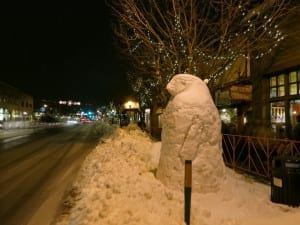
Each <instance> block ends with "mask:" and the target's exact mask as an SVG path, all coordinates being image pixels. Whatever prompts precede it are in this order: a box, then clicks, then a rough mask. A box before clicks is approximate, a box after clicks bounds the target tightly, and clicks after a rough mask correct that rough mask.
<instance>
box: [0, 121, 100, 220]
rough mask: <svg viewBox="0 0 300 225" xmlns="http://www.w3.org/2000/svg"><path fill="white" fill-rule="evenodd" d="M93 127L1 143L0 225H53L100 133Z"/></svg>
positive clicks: (41, 133)
mask: <svg viewBox="0 0 300 225" xmlns="http://www.w3.org/2000/svg"><path fill="white" fill-rule="evenodd" d="M94 126H95V125H94V124H89V125H76V126H72V127H60V128H52V129H47V130H43V131H39V132H38V133H35V134H31V135H30V136H26V135H24V136H23V137H21V138H19V139H18V138H17V139H15V140H11V141H10V142H5V141H3V142H2V143H0V224H1V225H49V224H51V222H52V221H53V218H55V217H56V216H57V213H58V212H59V209H60V207H61V203H62V200H63V197H64V196H65V194H66V193H67V191H69V189H70V187H71V184H72V182H73V180H74V179H75V176H76V174H77V172H78V171H79V168H80V166H81V164H82V162H83V160H84V158H85V156H86V155H87V154H88V153H89V152H90V151H91V150H92V149H94V148H95V146H96V145H97V143H98V140H99V138H100V137H99V135H96V134H95V132H94Z"/></svg>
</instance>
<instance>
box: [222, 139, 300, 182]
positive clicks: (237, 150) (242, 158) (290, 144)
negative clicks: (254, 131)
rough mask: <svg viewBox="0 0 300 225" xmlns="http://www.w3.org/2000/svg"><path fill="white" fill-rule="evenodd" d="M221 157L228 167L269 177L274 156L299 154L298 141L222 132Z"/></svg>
mask: <svg viewBox="0 0 300 225" xmlns="http://www.w3.org/2000/svg"><path fill="white" fill-rule="evenodd" d="M222 146H223V159H224V162H225V164H226V165H227V166H228V167H232V168H233V169H240V170H244V171H246V172H248V173H251V174H255V175H258V176H261V177H265V178H269V177H270V175H271V163H272V159H273V157H274V156H280V155H285V156H300V141H295V140H289V139H275V138H263V137H252V136H241V135H231V134H222Z"/></svg>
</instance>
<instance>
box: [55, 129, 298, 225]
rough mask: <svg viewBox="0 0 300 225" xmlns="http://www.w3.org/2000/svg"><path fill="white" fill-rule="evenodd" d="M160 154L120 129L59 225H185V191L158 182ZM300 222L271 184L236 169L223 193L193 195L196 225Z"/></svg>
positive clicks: (97, 154) (89, 164)
mask: <svg viewBox="0 0 300 225" xmlns="http://www.w3.org/2000/svg"><path fill="white" fill-rule="evenodd" d="M159 152H160V143H159V142H158V143H153V142H152V141H151V139H150V138H149V137H148V136H147V135H146V134H145V133H143V132H142V131H140V130H139V128H137V127H135V126H131V125H130V126H129V127H126V128H122V129H121V128H118V129H117V130H116V131H115V133H114V134H113V135H111V136H110V137H109V138H107V139H105V140H104V142H103V143H99V145H98V146H97V148H96V149H95V150H94V151H93V152H92V153H91V154H90V155H89V156H88V157H87V158H86V160H85V163H84V164H83V166H82V169H81V172H80V174H79V175H78V177H77V179H76V182H75V183H74V187H73V189H72V191H71V193H70V195H69V196H68V198H67V199H66V201H65V210H64V212H63V215H61V216H60V217H59V218H57V223H56V225H99V224H101V225H125V224H130V225H184V222H183V216H184V211H183V209H184V199H183V192H180V191H174V190H170V189H168V188H166V187H165V186H164V185H163V184H162V183H161V182H160V181H159V180H157V179H156V178H155V175H154V174H155V169H156V167H157V164H158V160H159ZM203 182H205V181H203ZM299 221H300V208H291V207H288V206H286V205H280V204H275V203H273V202H271V201H270V187H269V186H268V185H265V184H262V183H257V182H256V181H255V180H252V179H250V178H246V177H244V176H242V175H240V174H236V173H235V172H234V171H232V170H231V169H226V180H225V182H224V183H223V184H222V189H221V190H220V191H219V192H218V193H216V194H198V193H192V208H191V225H254V224H255V225H266V224H272V225H279V224H280V225H283V224H284V225H296V224H299Z"/></svg>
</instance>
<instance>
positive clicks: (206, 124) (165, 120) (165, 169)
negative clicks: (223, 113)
mask: <svg viewBox="0 0 300 225" xmlns="http://www.w3.org/2000/svg"><path fill="white" fill-rule="evenodd" d="M167 90H168V92H169V93H170V94H171V98H170V101H169V102H168V105H167V107H166V109H165V111H164V113H163V115H162V143H161V154H160V159H159V164H158V168H157V178H158V179H159V180H160V181H161V182H162V183H163V184H164V185H166V186H167V187H169V188H172V189H176V190H183V188H184V167H185V160H192V190H193V192H198V193H213V192H217V191H218V190H219V189H220V186H221V184H222V183H223V181H224V178H225V166H224V162H223V159H222V142H221V140H222V138H221V121H220V118H219V113H218V110H217V108H216V106H215V104H214V102H213V100H212V98H211V95H210V92H209V90H208V87H207V85H206V83H205V82H204V81H202V80H201V79H200V78H198V77H196V76H193V75H189V74H178V75H175V76H174V77H173V78H172V80H171V81H170V82H169V83H168V85H167Z"/></svg>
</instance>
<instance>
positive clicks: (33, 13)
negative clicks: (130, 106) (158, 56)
mask: <svg viewBox="0 0 300 225" xmlns="http://www.w3.org/2000/svg"><path fill="white" fill-rule="evenodd" d="M41 2H43V3H40V4H35V5H33V4H32V5H30V4H28V1H24V3H23V4H24V5H19V3H18V4H17V2H15V4H14V5H13V4H11V5H8V6H3V5H2V6H1V11H0V25H1V26H0V29H1V33H0V34H1V37H0V55H1V58H0V80H2V81H4V82H6V83H9V84H11V85H12V86H15V87H17V88H19V89H21V90H22V91H24V92H26V93H28V94H30V95H32V96H33V97H35V98H43V99H52V100H56V99H66V100H68V99H72V100H81V101H87V102H89V103H97V104H106V103H108V102H109V101H111V100H113V101H118V100H120V99H123V97H124V96H125V95H129V93H130V91H129V87H128V84H127V79H126V75H125V73H126V70H125V68H124V67H125V65H122V60H121V59H120V58H119V57H118V50H117V49H115V48H114V47H113V34H112V31H111V26H110V18H109V11H108V9H107V8H106V6H105V3H104V1H97V3H88V1H81V2H80V4H79V3H76V4H75V2H76V1H75V2H74V1H73V2H70V3H69V4H67V3H61V4H57V5H54V4H53V5H51V1H41ZM62 2H63V1H62ZM85 2H87V3H85ZM25 3H26V4H25Z"/></svg>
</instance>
